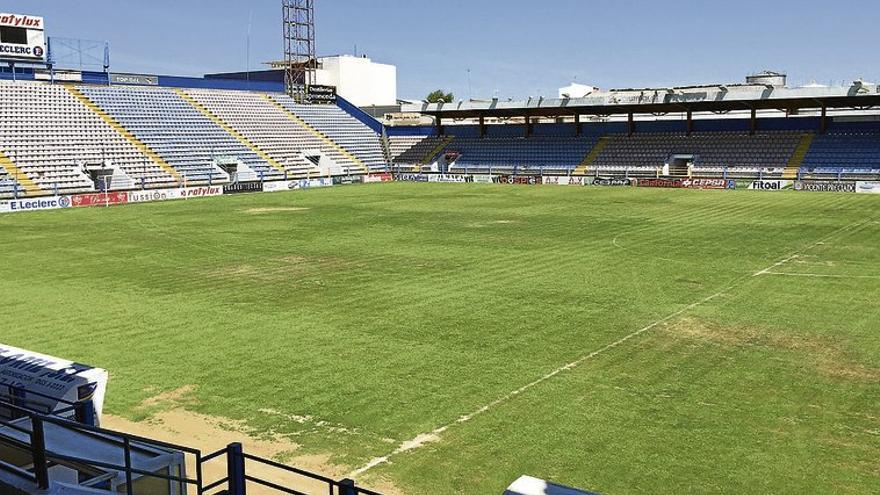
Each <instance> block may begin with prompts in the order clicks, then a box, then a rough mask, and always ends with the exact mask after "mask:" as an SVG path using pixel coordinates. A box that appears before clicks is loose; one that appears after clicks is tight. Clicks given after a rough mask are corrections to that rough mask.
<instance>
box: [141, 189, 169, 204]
mask: <svg viewBox="0 0 880 495" xmlns="http://www.w3.org/2000/svg"><path fill="white" fill-rule="evenodd" d="M172 199H180V194H179V191H178V190H177V189H156V190H152V191H132V192H130V193H128V202H129V203H148V202H150V201H169V200H172Z"/></svg>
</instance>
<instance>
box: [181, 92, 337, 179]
mask: <svg viewBox="0 0 880 495" xmlns="http://www.w3.org/2000/svg"><path fill="white" fill-rule="evenodd" d="M184 92H185V93H186V94H187V95H189V96H190V97H191V98H193V99H194V100H195V101H197V102H198V103H199V104H201V105H203V106H204V108H205V109H207V110H208V111H210V112H211V113H213V114H214V115H216V116H217V117H218V118H220V119H222V120H223V121H225V122H226V123H228V125H229V126H231V127H232V128H234V129H235V131H236V132H238V133H240V135H242V137H243V138H244V139H246V140H247V141H248V142H250V143H252V146H255V147H257V148H258V149H259V150H261V151H262V152H263V153H265V154H266V155H267V161H270V160H271V161H274V163H275V164H276V165H275V167H274V169H268V170H266V171H265V172H266V178H267V179H270V178H276V177H277V176H278V175H279V172H280V175H284V171H286V172H287V174H288V176H289V177H299V176H308V175H317V174H319V173H320V169H319V168H318V167H317V166H316V165H315V164H314V163H312V162H310V161H309V160H307V159H306V158H305V156H304V155H303V150H306V149H309V148H320V144H319V143H315V142H314V137H313V136H311V134H309V133H308V131H306V130H305V129H303V128H302V127H301V126H299V125H297V124H296V123H295V122H294V121H293V120H291V119H290V118H289V117H288V116H287V115H286V114H285V113H283V112H281V111H279V109H278V108H276V107H275V106H274V105H272V104H271V103H270V102H268V101H266V99H265V98H263V97H262V96H260V95H259V94H256V93H249V92H244V91H237V92H232V91H216V90H207V89H199V90H196V89H188V90H184ZM278 167H281V169H282V170H281V171H279V170H278Z"/></svg>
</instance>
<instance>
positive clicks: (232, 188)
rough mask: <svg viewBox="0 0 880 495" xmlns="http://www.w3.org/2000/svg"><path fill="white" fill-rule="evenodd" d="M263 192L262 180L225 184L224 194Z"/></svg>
mask: <svg viewBox="0 0 880 495" xmlns="http://www.w3.org/2000/svg"><path fill="white" fill-rule="evenodd" d="M257 192H263V183H262V182H236V183H234V184H229V185H226V186H223V194H244V193H257Z"/></svg>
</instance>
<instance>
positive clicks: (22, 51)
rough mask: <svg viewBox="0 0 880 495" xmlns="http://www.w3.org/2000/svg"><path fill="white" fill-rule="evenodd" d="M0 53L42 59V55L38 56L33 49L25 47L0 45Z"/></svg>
mask: <svg viewBox="0 0 880 495" xmlns="http://www.w3.org/2000/svg"><path fill="white" fill-rule="evenodd" d="M0 53H6V54H8V55H28V56H31V55H33V56H37V57H42V55H37V54H36V53H35V50H34V49H32V48H31V47H29V46H23V45H0Z"/></svg>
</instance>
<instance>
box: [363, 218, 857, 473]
mask: <svg viewBox="0 0 880 495" xmlns="http://www.w3.org/2000/svg"><path fill="white" fill-rule="evenodd" d="M870 221H871V220H865V221H862V222H856V223H853V224H850V225H847V226H845V227H842V228H840V229H838V230H835V231H834V232H832V233H831V234H829V235H828V236H825V237H823V238H822V239H819V240H818V241H816V242H814V243H812V244H810V245H808V246H806V247H803V248H800V249H798V250H797V251H795V252H794V253H791V254H790V255H788V256H786V257H784V258H782V259H781V261H777V262H776V263H774V264H772V265H770V266H768V267H767V268H764V269H762V270H759V271H757V272H755V273H748V274H745V275H742V276H739V277H737V278H735V279H734V280H733V281H731V282H730V284H728V285H727V286H726V287H724V288H723V289H721V290H719V291H718V292H716V293H714V294H712V295H710V296H707V297H704V298H702V299H700V300H699V301H696V302H693V303H690V304H688V305H687V306H684V307H683V308H681V309H679V310H677V311H674V312H672V313H670V314H669V315H667V316H664V317H663V318H660V319H659V320H656V321H654V322H653V323H650V324H648V325H646V326H644V327H642V328H640V329H638V330H636V331H634V332H632V333H630V334H628V335H626V336H624V337H622V338H620V339H618V340H615V341H614V342H612V343H610V344H607V345H605V346H603V347H600V348H599V349H596V350H595V351H593V352H590V353H589V354H585V355H583V356H581V357H580V358H578V359H576V360H575V361H572V362H570V363H568V364H566V365H564V366H560V367H559V368H556V369H555V370H553V371H551V372H549V373H547V374H546V375H543V376H541V377H540V378H538V379H537V380H534V381H532V382H529V383H527V384H525V385H523V386H522V387H520V388H518V389H516V390H514V391H512V392H510V393H507V394H505V395H503V396H501V397H499V398H497V399H495V400H493V401H492V402H490V403H488V404H486V405H484V406H482V407H480V408H479V409H476V410H474V411H472V412H470V413H468V414H465V415H463V416H460V417H459V418H458V419H456V420H455V421H452V422H450V423H447V424H445V425H443V426H440V427H438V428H435V429H434V430H431V431H430V432H425V433H420V434H418V435H416V436H415V437H413V438H412V439H411V440H407V441H405V442H402V443H401V444H400V445H398V446H397V448H395V449H394V450H393V451H391V452H390V453H388V454H386V455H384V456H381V457H375V458H373V459H371V460H370V461H369V462H368V463H366V464H365V465H363V466H361V467H360V468H358V469H355V470H354V471H352V472H351V474H350V475H349V476H351V477H356V476H360V475H362V474H364V473H366V472H367V471H370V470H371V469H373V468H375V467H377V466H381V465H383V464H387V463H388V462H389V461H390V460H391V458H392V457H395V456H398V455H400V454H404V453H406V452H411V451H413V450H417V449H419V448H421V447H424V446H425V445H428V444H431V443H435V442H438V441H440V435H442V434H443V433H445V432H446V431H447V430H449V429H450V428H452V427H454V426H456V425H460V424H463V423H467V422H469V421H471V420H473V419H474V418H476V417H477V416H480V415H482V414H485V413H487V412H489V411H491V410H493V409H495V408H497V407H498V406H500V405H502V404H504V403H506V402H508V401H510V400H512V399H514V398H516V397H517V396H519V395H521V394H523V393H524V392H526V391H528V390H530V389H532V388H534V387H537V386H538V385H541V384H543V383H545V382H547V381H549V380H552V379H553V378H555V377H556V376H558V375H559V374H561V373H564V372H566V371H570V370H573V369H575V368H577V367H578V366H580V365H582V364H584V363H585V362H587V361H590V360H592V359H594V358H596V357H597V356H600V355H602V354H604V353H606V352H608V351H610V350H613V349H615V348H617V347H620V346H621V345H623V344H625V343H626V342H628V341H630V340H633V339H635V338H637V337H639V336H640V335H642V334H644V333H646V332H649V331H651V330H653V329H654V328H657V327H658V326H660V325H662V324H664V323H666V322H668V321H670V320H672V319H674V318H677V317H679V316H681V315H683V314H685V313H687V312H688V311H691V310H692V309H695V308H698V307H700V306H702V305H704V304H706V303H708V302H710V301H712V300H714V299H717V298H719V297H721V296H723V295H724V294H726V293H727V292H729V291H731V290H732V289H735V288H736V287H738V286H739V285H740V284H742V283H743V282H745V281H747V280H751V279H753V278H754V277H757V276H759V275H764V274H767V273H769V272H770V271H771V270H773V269H774V268H777V267H779V266H782V265H784V264H785V263H788V262H789V261H791V260H793V259H795V258H797V257H798V256H800V255H802V254H803V253H805V252H807V251H809V250H811V249H813V248H815V247H817V246H819V245H821V244H824V243H826V242H828V241H830V240H832V239H834V238H836V237H837V236H839V235H841V234H844V233H846V232H848V231H850V230H852V229H857V228H859V227H861V226H863V225H865V224H867V223H869V222H870Z"/></svg>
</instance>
